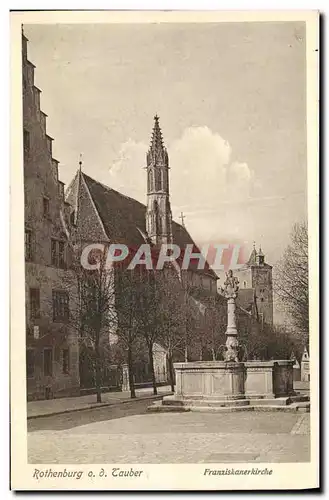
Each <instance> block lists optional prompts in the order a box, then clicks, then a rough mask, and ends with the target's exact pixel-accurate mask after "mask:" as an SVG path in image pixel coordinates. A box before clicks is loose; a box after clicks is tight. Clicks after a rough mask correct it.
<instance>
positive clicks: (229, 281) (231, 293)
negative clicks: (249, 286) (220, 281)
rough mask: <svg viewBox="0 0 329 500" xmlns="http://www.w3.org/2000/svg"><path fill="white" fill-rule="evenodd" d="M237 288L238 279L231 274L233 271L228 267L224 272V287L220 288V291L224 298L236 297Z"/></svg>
mask: <svg viewBox="0 0 329 500" xmlns="http://www.w3.org/2000/svg"><path fill="white" fill-rule="evenodd" d="M238 290H239V280H238V278H236V277H235V276H233V271H232V269H230V270H229V271H228V272H227V273H226V280H225V282H224V288H222V293H223V295H224V297H225V298H226V299H230V298H232V299H236V297H237V295H238Z"/></svg>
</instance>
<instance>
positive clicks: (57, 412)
mask: <svg viewBox="0 0 329 500" xmlns="http://www.w3.org/2000/svg"><path fill="white" fill-rule="evenodd" d="M171 394H172V392H164V393H163V394H157V395H154V394H152V395H150V396H145V397H140V398H138V397H137V398H133V399H131V398H130V399H123V400H122V401H118V402H116V403H98V404H91V405H90V406H87V407H85V408H72V409H70V410H61V411H54V412H51V413H41V414H38V415H30V416H28V417H27V420H32V419H36V418H47V417H53V416H55V415H65V414H66V413H76V412H78V411H86V410H94V409H96V408H105V407H106V406H112V407H117V406H120V405H122V404H126V403H132V402H137V401H138V402H140V401H148V400H151V399H154V400H158V399H162V398H163V397H164V396H169V395H171Z"/></svg>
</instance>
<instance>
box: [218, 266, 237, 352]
mask: <svg viewBox="0 0 329 500" xmlns="http://www.w3.org/2000/svg"><path fill="white" fill-rule="evenodd" d="M238 290H239V280H238V279H237V278H236V277H235V276H233V271H232V270H231V269H230V270H229V271H228V273H226V280H225V282H224V288H222V294H223V295H224V297H225V298H226V299H227V328H226V332H225V335H226V344H225V345H226V352H225V354H224V360H225V361H228V362H232V361H235V362H239V356H238V352H239V342H238V339H237V336H238V331H237V328H236V318H235V299H236V298H237V295H238Z"/></svg>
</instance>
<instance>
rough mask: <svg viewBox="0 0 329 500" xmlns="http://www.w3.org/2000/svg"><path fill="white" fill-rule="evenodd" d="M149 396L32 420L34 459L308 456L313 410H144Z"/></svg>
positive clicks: (30, 441)
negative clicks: (270, 411)
mask: <svg viewBox="0 0 329 500" xmlns="http://www.w3.org/2000/svg"><path fill="white" fill-rule="evenodd" d="M148 404H149V402H148V403H147V402H145V401H139V402H134V403H131V404H129V405H128V404H126V405H124V407H121V408H112V409H111V410H110V409H109V408H99V409H93V410H88V411H83V412H78V413H76V414H73V413H72V414H68V415H58V416H53V417H45V418H39V419H35V420H31V421H29V422H28V430H29V434H28V458H29V462H30V463H61V464H69V463H71V464H73V463H154V464H155V463H229V462H236V463H238V462H258V463H259V462H307V461H309V459H310V456H309V453H310V451H309V414H297V413H296V414H295V413H281V412H275V413H268V412H237V413H223V414H216V413H196V412H190V413H169V414H147V413H146V407H147V405H148Z"/></svg>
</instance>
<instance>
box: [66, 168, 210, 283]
mask: <svg viewBox="0 0 329 500" xmlns="http://www.w3.org/2000/svg"><path fill="white" fill-rule="evenodd" d="M79 176H80V177H81V181H82V182H83V183H84V184H85V186H86V187H87V189H88V191H89V193H90V196H91V198H92V200H93V204H94V206H95V208H96V210H97V213H98V216H99V219H100V220H101V222H102V226H103V228H104V231H105V233H106V235H107V237H108V239H109V241H111V242H113V243H114V242H115V243H123V244H126V245H127V246H128V247H130V248H132V249H134V248H136V247H138V246H140V245H141V244H143V243H145V242H147V238H146V234H147V233H146V220H145V213H146V206H145V205H144V204H143V203H140V202H139V201H137V200H134V199H133V198H130V197H129V196H125V195H123V194H122V193H119V192H118V191H115V190H114V189H112V188H110V187H108V186H105V185H104V184H101V183H100V182H98V181H96V180H95V179H92V178H91V177H89V175H86V174H85V173H83V172H81V171H78V173H77V175H76V177H75V178H74V180H73V181H72V183H71V184H70V186H69V188H68V190H67V199H68V201H70V204H71V205H72V207H73V209H74V210H75V211H76V213H77V212H78V210H79V207H78V204H79V199H80V198H81V197H80V196H79V185H80V184H81V182H79ZM172 233H173V243H175V244H176V245H178V246H179V247H180V248H185V246H186V245H187V244H192V245H194V248H193V252H199V251H200V250H199V248H198V247H197V245H196V244H195V243H194V241H193V239H192V237H191V236H190V234H189V233H188V231H187V230H186V228H185V227H183V226H181V225H180V224H178V223H177V222H174V221H173V222H172ZM190 269H194V270H197V262H195V263H193V261H192V262H191V266H190ZM199 272H200V273H207V274H209V275H210V276H212V278H215V279H218V277H217V275H216V273H215V272H214V271H213V270H212V269H211V268H210V267H209V264H208V263H207V262H206V264H205V267H204V270H202V271H201V270H200V271H199Z"/></svg>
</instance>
